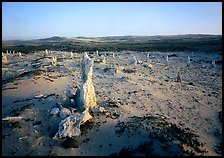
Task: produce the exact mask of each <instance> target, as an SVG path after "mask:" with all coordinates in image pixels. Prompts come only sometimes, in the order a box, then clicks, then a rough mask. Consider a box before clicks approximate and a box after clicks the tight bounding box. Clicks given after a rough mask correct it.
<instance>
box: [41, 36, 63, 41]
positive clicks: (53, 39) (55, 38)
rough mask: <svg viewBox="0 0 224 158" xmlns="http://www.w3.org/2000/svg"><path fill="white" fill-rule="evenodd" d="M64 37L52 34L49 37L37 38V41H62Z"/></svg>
mask: <svg viewBox="0 0 224 158" xmlns="http://www.w3.org/2000/svg"><path fill="white" fill-rule="evenodd" d="M65 39H66V38H65V37H59V36H53V37H50V38H43V39H38V40H39V41H63V40H65Z"/></svg>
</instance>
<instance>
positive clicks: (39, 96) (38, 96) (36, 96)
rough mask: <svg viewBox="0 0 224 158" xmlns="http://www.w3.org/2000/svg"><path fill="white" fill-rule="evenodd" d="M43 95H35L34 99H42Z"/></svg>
mask: <svg viewBox="0 0 224 158" xmlns="http://www.w3.org/2000/svg"><path fill="white" fill-rule="evenodd" d="M43 96H44V95H43V94H38V95H35V96H34V98H36V99H38V98H42V97H43Z"/></svg>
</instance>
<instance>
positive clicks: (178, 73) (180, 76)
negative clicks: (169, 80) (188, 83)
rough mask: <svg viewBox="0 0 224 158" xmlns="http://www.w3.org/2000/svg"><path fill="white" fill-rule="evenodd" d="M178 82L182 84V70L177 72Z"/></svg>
mask: <svg viewBox="0 0 224 158" xmlns="http://www.w3.org/2000/svg"><path fill="white" fill-rule="evenodd" d="M177 82H182V75H181V72H180V68H179V69H178V72H177Z"/></svg>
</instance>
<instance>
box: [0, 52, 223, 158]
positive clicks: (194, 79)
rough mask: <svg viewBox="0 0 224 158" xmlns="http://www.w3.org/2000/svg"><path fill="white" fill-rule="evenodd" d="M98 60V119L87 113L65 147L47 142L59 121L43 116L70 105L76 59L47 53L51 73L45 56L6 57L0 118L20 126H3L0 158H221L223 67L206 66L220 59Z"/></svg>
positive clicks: (124, 56)
mask: <svg viewBox="0 0 224 158" xmlns="http://www.w3.org/2000/svg"><path fill="white" fill-rule="evenodd" d="M105 53H106V63H101V62H97V61H98V60H99V58H100V57H99V56H97V55H95V54H94V53H89V56H90V58H92V59H94V61H95V62H94V68H93V84H94V88H95V92H96V98H97V104H98V106H99V107H102V108H103V109H104V112H100V111H98V112H96V111H95V112H92V113H91V114H92V116H93V119H92V120H91V121H89V122H87V123H85V124H83V125H81V135H80V136H79V137H77V138H76V139H72V140H71V139H69V138H67V139H53V137H54V136H55V134H56V133H57V131H58V125H59V122H60V121H61V120H62V119H61V118H60V116H57V115H53V116H51V115H50V111H51V110H52V108H54V107H55V106H56V104H58V103H61V104H62V105H63V107H69V106H70V104H69V103H68V102H67V101H66V99H65V98H66V95H65V91H66V90H68V89H71V87H73V88H74V90H76V89H77V88H78V87H80V85H81V82H82V81H81V77H80V76H81V75H80V62H81V59H82V55H83V54H77V53H74V57H73V58H70V53H54V52H52V53H51V54H50V55H49V56H57V58H58V61H57V65H56V66H53V65H48V64H47V63H48V62H49V59H48V58H47V57H45V53H44V52H36V53H33V54H26V55H23V58H21V57H19V56H18V55H12V54H9V55H7V59H8V62H6V63H2V118H6V117H22V119H18V120H2V155H4V156H5V155H7V156H11V155H18V156H19V155H30V156H34V155H35V156H36V155H42V156H46V155H52V156H53V155H60V156H62V155H65V156H79V155H81V156H86V155H93V156H101V155H105V156H109V155H114V156H116V155H117V156H118V155H121V156H122V155H149V156H150V155H160V156H164V155H166V156H170V155H171V156H173V155H179V156H183V155H209V156H210V155H214V156H221V155H222V64H221V63H217V64H216V65H215V67H212V61H213V60H214V59H215V60H221V58H222V54H221V52H220V53H201V52H194V53H192V52H137V51H122V52H108V51H107V52H99V54H100V55H101V54H105ZM112 53H114V54H115V58H113V56H112ZM147 54H149V57H146V56H147ZM167 55H169V64H168V63H167V62H166V56H167ZM133 56H136V57H137V59H138V60H139V61H140V62H139V63H138V64H136V65H134V64H130V61H131V60H132V58H133ZM188 56H189V57H190V58H191V63H190V66H187V57H188ZM150 64H151V66H149V65H150ZM179 67H181V73H182V82H177V72H178V68H179Z"/></svg>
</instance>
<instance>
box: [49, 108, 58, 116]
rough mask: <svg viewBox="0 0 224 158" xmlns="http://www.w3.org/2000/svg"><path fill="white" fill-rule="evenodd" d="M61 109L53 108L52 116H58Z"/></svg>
mask: <svg viewBox="0 0 224 158" xmlns="http://www.w3.org/2000/svg"><path fill="white" fill-rule="evenodd" d="M59 111H60V110H59V108H53V109H52V110H51V112H50V115H57V114H58V113H59Z"/></svg>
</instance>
